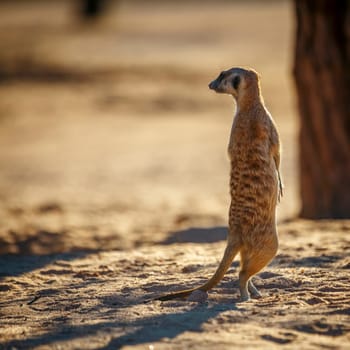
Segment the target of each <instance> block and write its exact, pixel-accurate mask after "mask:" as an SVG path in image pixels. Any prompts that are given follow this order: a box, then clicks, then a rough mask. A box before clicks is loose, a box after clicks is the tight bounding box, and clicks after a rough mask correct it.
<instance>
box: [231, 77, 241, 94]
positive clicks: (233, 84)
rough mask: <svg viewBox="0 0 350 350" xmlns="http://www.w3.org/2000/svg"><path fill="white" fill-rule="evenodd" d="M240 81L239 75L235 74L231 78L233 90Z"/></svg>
mask: <svg viewBox="0 0 350 350" xmlns="http://www.w3.org/2000/svg"><path fill="white" fill-rule="evenodd" d="M240 81H241V78H240V76H239V75H236V76H235V77H234V78H233V79H232V87H233V88H234V89H235V90H237V88H238V85H239V83H240Z"/></svg>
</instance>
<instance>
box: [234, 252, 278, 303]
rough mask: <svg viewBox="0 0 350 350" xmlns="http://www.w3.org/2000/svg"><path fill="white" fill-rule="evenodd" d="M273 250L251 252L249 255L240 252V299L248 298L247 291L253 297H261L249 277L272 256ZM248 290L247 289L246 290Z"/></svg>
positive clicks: (246, 299) (245, 299)
mask: <svg viewBox="0 0 350 350" xmlns="http://www.w3.org/2000/svg"><path fill="white" fill-rule="evenodd" d="M274 254H275V253H274V252H273V251H271V252H270V251H269V250H267V251H265V252H264V253H261V252H251V253H250V254H249V257H248V256H247V255H246V254H244V253H243V254H242V252H241V266H242V267H241V271H240V272H239V290H240V292H241V301H248V300H250V295H249V292H251V293H252V296H253V297H261V294H260V293H259V291H258V290H257V289H256V288H255V286H254V284H253V283H252V282H251V281H250V279H251V278H252V277H253V276H254V275H255V274H256V273H258V272H259V271H260V270H262V269H263V268H264V267H265V266H266V265H267V264H268V263H269V262H270V260H271V259H272V257H273V256H274ZM248 290H249V291H248Z"/></svg>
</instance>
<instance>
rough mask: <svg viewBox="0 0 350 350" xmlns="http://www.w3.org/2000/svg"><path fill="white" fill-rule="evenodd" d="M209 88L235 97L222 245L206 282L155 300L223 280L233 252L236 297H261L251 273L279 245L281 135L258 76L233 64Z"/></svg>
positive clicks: (186, 295) (281, 193) (204, 288)
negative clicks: (237, 258) (237, 269)
mask: <svg viewBox="0 0 350 350" xmlns="http://www.w3.org/2000/svg"><path fill="white" fill-rule="evenodd" d="M209 88H210V89H211V90H214V91H215V92H217V93H225V94H229V95H232V96H233V97H234V99H235V101H236V112H235V116H234V120H233V124H232V129H231V136H230V140H229V145H228V155H229V159H230V162H231V171H230V195H231V205H230V208H229V225H228V226H229V230H228V236H227V245H226V249H225V252H224V255H223V258H222V260H221V262H220V264H219V266H218V268H217V270H216V272H215V273H214V275H213V276H212V277H211V278H210V279H209V280H208V281H207V282H206V283H205V284H203V285H201V286H199V287H197V288H193V289H187V290H181V291H179V292H174V293H170V294H167V295H163V296H160V297H158V298H156V299H157V300H162V301H164V300H170V299H174V298H180V297H182V298H184V297H188V296H190V294H191V293H192V292H194V291H203V292H207V291H208V290H210V289H211V288H213V287H214V286H216V285H217V284H218V283H219V282H220V281H221V280H222V278H223V277H224V274H225V273H226V271H227V270H228V268H229V267H230V265H231V263H232V261H233V259H234V258H235V256H236V255H237V254H238V253H240V260H241V261H240V272H239V290H240V295H241V298H240V300H241V301H247V300H249V299H250V296H252V297H254V298H260V297H261V294H260V292H259V291H258V290H257V289H256V287H255V286H254V284H253V282H252V280H251V278H252V277H253V276H254V275H255V274H256V273H258V272H259V271H260V270H262V269H263V268H264V267H265V266H266V265H267V264H268V263H269V262H270V261H271V260H272V259H273V257H274V256H275V254H276V252H277V249H278V236H277V228H276V205H277V201H278V200H279V199H280V197H281V196H282V195H283V187H282V182H281V176H280V170H279V168H280V141H279V135H278V132H277V129H276V126H275V123H274V121H273V119H272V117H271V115H270V113H269V112H268V110H267V109H266V107H265V105H264V100H263V98H262V95H261V89H260V80H259V76H258V74H257V73H256V72H255V71H254V70H252V69H243V68H232V69H229V70H226V71H223V72H221V73H220V75H219V76H218V77H217V78H216V79H215V80H213V81H212V82H211V83H210V84H209Z"/></svg>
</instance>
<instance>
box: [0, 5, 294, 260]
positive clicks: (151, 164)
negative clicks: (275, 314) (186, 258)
mask: <svg viewBox="0 0 350 350" xmlns="http://www.w3.org/2000/svg"><path fill="white" fill-rule="evenodd" d="M88 2H89V1H63V0H59V1H54V0H51V1H39V0H36V1H35V0H31V1H29V0H27V1H19V0H17V1H15V0H11V1H1V3H0V169H1V170H0V230H1V233H0V253H36V254H41V253H48V252H50V253H52V252H60V251H70V250H76V249H91V250H94V249H127V248H131V247H135V246H138V245H140V244H147V243H151V242H156V241H159V240H161V239H164V236H165V235H167V234H168V233H169V232H174V231H177V230H181V229H182V228H184V227H220V226H225V225H226V223H227V213H228V206H229V192H228V180H229V163H228V159H227V155H226V147H227V143H228V138H229V132H230V127H231V123H232V118H233V113H234V102H233V100H232V98H230V97H229V96H226V95H225V96H224V95H215V94H214V93H213V92H212V91H209V90H208V87H207V85H208V83H209V81H211V80H212V79H213V78H215V77H216V76H217V75H218V73H219V72H220V71H221V70H223V69H228V68H231V67H233V66H249V67H253V68H254V69H255V70H257V71H258V72H259V73H260V74H261V77H262V91H263V95H264V98H265V102H266V105H267V107H268V109H269V110H270V112H271V113H272V115H273V117H274V119H275V121H276V123H277V126H278V128H279V131H280V134H281V140H282V144H283V156H282V175H283V178H284V184H285V196H284V198H283V200H282V202H281V203H280V205H279V207H278V220H279V222H282V221H284V220H286V219H290V218H293V217H295V216H296V214H297V212H298V210H299V198H298V189H297V186H298V183H297V178H298V169H297V160H296V156H297V137H296V135H297V131H298V123H297V115H296V114H297V112H296V107H295V102H294V85H293V82H292V75H291V71H292V69H291V66H292V58H293V49H294V46H293V30H294V21H293V4H292V3H291V2H290V1H180V0H178V1H170V0H169V1H134V0H120V1H112V0H110V1H107V0H105V1H104V2H100V3H99V5H100V6H101V5H102V7H100V8H99V7H97V8H96V7H95V4H94V2H93V1H90V3H88ZM99 10H100V12H99ZM96 11H97V12H96Z"/></svg>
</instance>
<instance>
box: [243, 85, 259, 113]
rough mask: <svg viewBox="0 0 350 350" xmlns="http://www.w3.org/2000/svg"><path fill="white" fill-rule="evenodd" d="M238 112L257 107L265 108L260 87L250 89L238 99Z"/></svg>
mask: <svg viewBox="0 0 350 350" xmlns="http://www.w3.org/2000/svg"><path fill="white" fill-rule="evenodd" d="M236 104H237V111H248V110H251V109H254V108H256V107H257V106H261V105H262V106H264V99H263V97H262V95H261V91H260V86H259V85H257V86H255V87H251V86H250V87H249V89H247V90H246V91H244V93H242V94H240V95H239V96H237V98H236Z"/></svg>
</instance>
